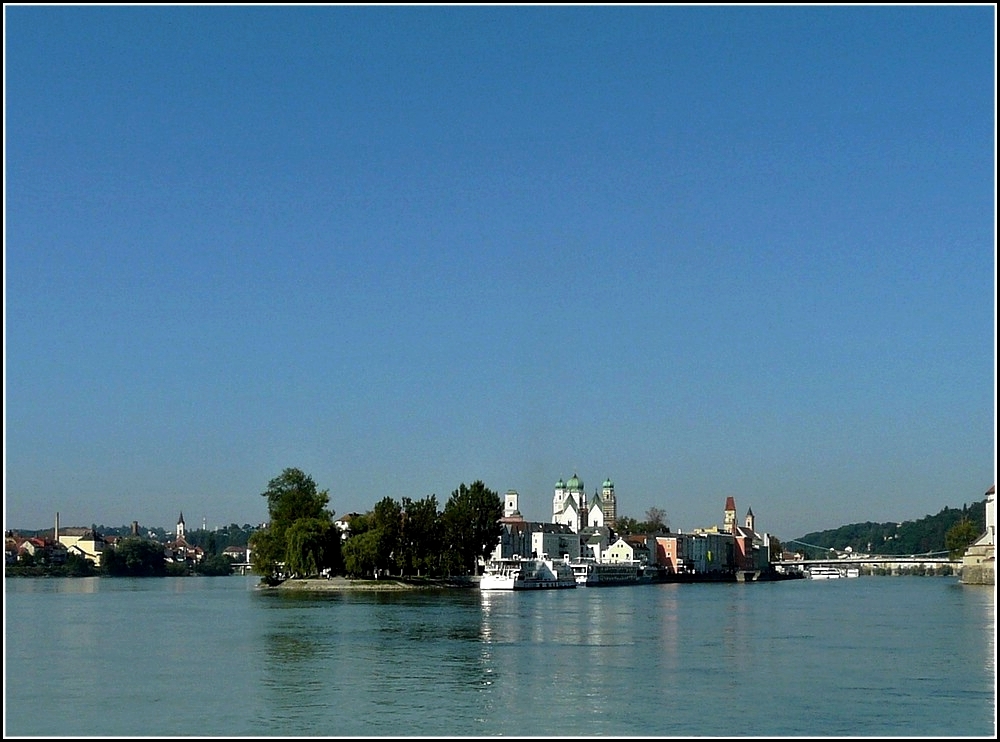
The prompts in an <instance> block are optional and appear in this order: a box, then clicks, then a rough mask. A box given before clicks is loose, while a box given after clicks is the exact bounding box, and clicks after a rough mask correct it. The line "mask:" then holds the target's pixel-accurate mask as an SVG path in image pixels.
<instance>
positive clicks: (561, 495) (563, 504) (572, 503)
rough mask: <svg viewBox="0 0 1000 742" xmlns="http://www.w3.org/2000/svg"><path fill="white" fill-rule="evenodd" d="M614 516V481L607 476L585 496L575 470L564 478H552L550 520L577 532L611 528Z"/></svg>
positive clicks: (615, 511)
mask: <svg viewBox="0 0 1000 742" xmlns="http://www.w3.org/2000/svg"><path fill="white" fill-rule="evenodd" d="M616 517H617V505H616V503H615V483H614V482H612V481H611V480H610V479H605V480H604V483H603V484H602V485H601V488H600V490H595V491H594V496H593V497H592V498H589V499H588V498H587V494H586V492H585V491H584V485H583V480H582V479H580V477H578V476H577V475H576V472H574V473H573V476H572V477H570V478H569V479H568V480H566V481H565V482H564V481H563V480H562V479H560V480H559V481H558V482H556V486H555V492H554V493H553V495H552V522H553V523H560V524H563V525H566V526H569V528H570V529H571V530H572V531H573V532H574V533H579V532H580V531H581V530H582V529H583V528H601V527H604V526H608V527H610V528H613V527H614V524H615V518H616Z"/></svg>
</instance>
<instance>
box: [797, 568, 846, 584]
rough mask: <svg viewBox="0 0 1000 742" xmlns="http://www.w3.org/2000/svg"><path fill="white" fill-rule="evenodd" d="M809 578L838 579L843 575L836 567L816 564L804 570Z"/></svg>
mask: <svg viewBox="0 0 1000 742" xmlns="http://www.w3.org/2000/svg"><path fill="white" fill-rule="evenodd" d="M806 574H807V575H808V577H809V579H810V580H839V579H840V578H841V577H843V576H844V575H843V574H842V573H841V571H840V569H839V568H837V567H829V566H821V565H816V566H814V567H810V568H809V569H807V570H806Z"/></svg>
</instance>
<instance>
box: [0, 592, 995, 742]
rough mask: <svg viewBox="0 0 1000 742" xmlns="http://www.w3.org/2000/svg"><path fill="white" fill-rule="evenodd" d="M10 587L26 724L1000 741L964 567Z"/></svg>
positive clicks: (18, 720)
mask: <svg viewBox="0 0 1000 742" xmlns="http://www.w3.org/2000/svg"><path fill="white" fill-rule="evenodd" d="M4 582H5V596H4V612H5V616H4V649H5V653H4V659H5V667H4V670H5V678H4V734H5V736H71V737H81V736H86V737H91V736H93V737H96V736H286V737H287V736H435V737H436V736H442V735H443V736H495V735H508V736H713V737H732V736H955V737H965V736H981V737H995V736H996V640H995V636H996V633H995V590H994V589H993V588H991V587H973V586H963V585H960V584H959V583H958V582H957V580H956V579H955V578H951V577H861V578H858V579H852V580H834V581H821V582H820V581H817V582H813V581H809V580H801V581H795V582H785V583H770V584H754V585H738V584H713V585H642V586H634V587H617V588H604V589H600V588H590V589H586V588H584V589H577V590H558V591H542V592H537V593H520V592H519V593H509V594H498V593H480V592H479V591H477V590H442V591H414V592H405V593H372V592H355V593H320V594H310V595H306V594H301V593H284V592H273V591H272V592H264V591H259V590H257V589H255V585H256V583H257V578H255V577H239V576H233V577H215V578H205V577H202V578H193V577H188V578H163V579H145V580H142V579H124V578H122V579H114V578H80V579H22V578H7V579H5V581H4Z"/></svg>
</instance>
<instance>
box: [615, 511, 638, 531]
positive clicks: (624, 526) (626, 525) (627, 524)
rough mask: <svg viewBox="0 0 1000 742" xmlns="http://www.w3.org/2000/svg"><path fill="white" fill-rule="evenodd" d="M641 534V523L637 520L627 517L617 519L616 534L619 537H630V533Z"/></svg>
mask: <svg viewBox="0 0 1000 742" xmlns="http://www.w3.org/2000/svg"><path fill="white" fill-rule="evenodd" d="M638 532H639V523H638V522H637V521H636V519H635V518H630V517H628V516H627V515H622V516H619V517H618V518H616V519H615V533H617V534H618V535H619V536H628V535H629V534H630V533H638Z"/></svg>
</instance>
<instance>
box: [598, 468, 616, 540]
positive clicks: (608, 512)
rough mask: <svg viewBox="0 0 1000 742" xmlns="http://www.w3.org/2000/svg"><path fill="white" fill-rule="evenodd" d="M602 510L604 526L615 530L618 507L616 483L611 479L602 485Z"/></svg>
mask: <svg viewBox="0 0 1000 742" xmlns="http://www.w3.org/2000/svg"><path fill="white" fill-rule="evenodd" d="M601 509H602V510H603V511H604V525H606V526H608V527H609V528H614V527H615V519H616V518H617V517H618V505H617V503H616V502H615V483H614V482H612V481H611V479H610V478H609V479H605V480H604V484H602V485H601Z"/></svg>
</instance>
